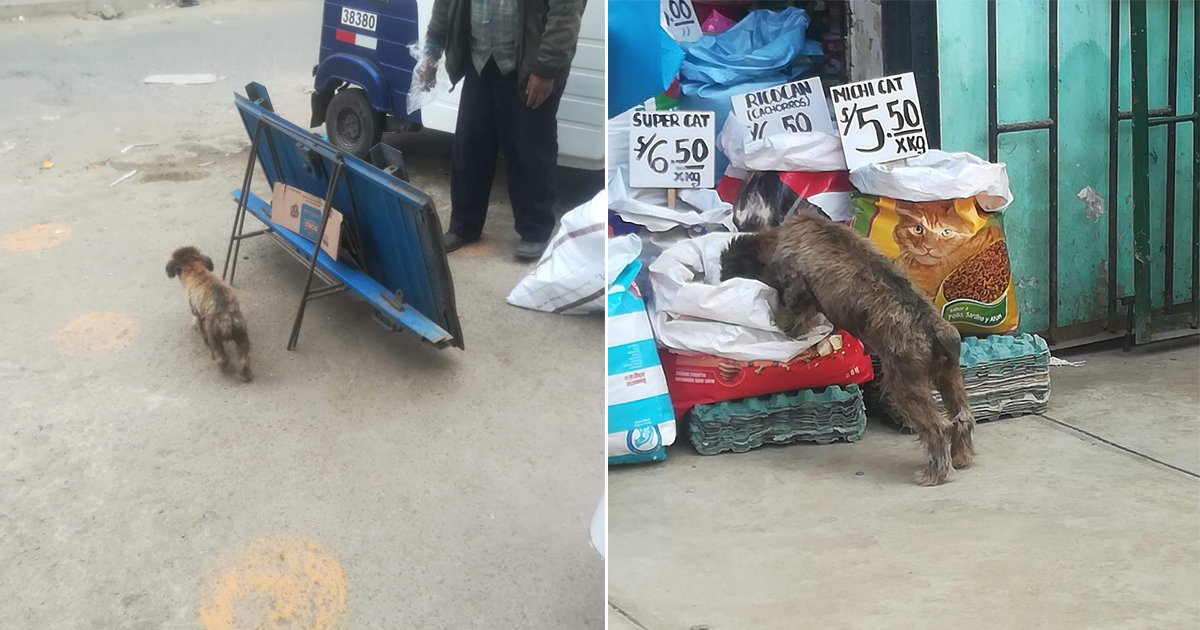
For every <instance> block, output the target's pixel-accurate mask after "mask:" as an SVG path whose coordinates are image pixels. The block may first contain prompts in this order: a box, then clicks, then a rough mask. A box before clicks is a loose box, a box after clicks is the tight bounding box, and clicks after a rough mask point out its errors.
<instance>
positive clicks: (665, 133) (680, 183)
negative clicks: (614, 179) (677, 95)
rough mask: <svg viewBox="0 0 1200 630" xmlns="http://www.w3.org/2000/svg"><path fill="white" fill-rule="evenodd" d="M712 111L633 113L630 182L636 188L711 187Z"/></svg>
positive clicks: (712, 155) (712, 170)
mask: <svg viewBox="0 0 1200 630" xmlns="http://www.w3.org/2000/svg"><path fill="white" fill-rule="evenodd" d="M716 127H717V122H716V116H715V115H714V114H713V113H712V112H695V111H682V110H674V111H662V112H634V113H633V120H632V121H631V122H630V127H629V184H630V185H631V186H633V187H634V188H712V187H713V173H714V171H715V170H716V169H715V167H714V165H713V161H714V149H713V146H714V145H715V143H714V142H713V138H714V137H715V130H716Z"/></svg>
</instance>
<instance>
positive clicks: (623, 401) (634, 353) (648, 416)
mask: <svg viewBox="0 0 1200 630" xmlns="http://www.w3.org/2000/svg"><path fill="white" fill-rule="evenodd" d="M641 268H642V264H641V263H640V262H638V261H634V262H632V263H630V264H629V265H628V266H626V267H625V269H624V270H623V271H622V272H621V273H620V274H619V275H618V276H617V277H616V279H615V280H614V281H613V283H612V284H611V285H609V287H608V321H607V328H608V463H610V464H632V463H636V462H649V461H660V460H663V459H666V457H667V452H666V449H665V448H663V447H665V446H670V445H671V444H674V443H675V414H674V412H673V411H672V410H671V396H670V395H669V394H668V393H667V377H666V375H665V374H664V373H663V368H662V364H661V363H660V362H659V359H658V349H657V348H656V347H655V345H654V333H653V331H652V330H651V329H650V318H649V316H647V315H646V305H645V303H644V302H642V296H641V294H640V293H639V292H638V288H637V284H635V283H634V281H633V279H634V278H635V277H636V276H637V274H638V272H639V271H640V270H641Z"/></svg>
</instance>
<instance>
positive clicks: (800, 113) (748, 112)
mask: <svg viewBox="0 0 1200 630" xmlns="http://www.w3.org/2000/svg"><path fill="white" fill-rule="evenodd" d="M732 100H733V113H734V114H735V115H736V116H737V117H738V119H739V120H744V121H746V126H747V128H749V129H750V139H751V140H762V139H763V138H766V137H768V136H772V135H774V134H777V133H808V132H810V131H819V132H821V133H827V134H829V135H831V136H835V135H837V131H835V130H834V128H833V121H832V120H830V119H829V105H827V104H826V103H825V92H824V90H822V89H821V79H820V78H818V77H813V78H811V79H805V80H804V81H794V82H792V83H785V84H783V85H776V86H775V87H769V88H766V89H763V90H755V91H753V92H746V93H745V94H737V95H735V96H733V97H732Z"/></svg>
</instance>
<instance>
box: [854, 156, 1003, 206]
mask: <svg viewBox="0 0 1200 630" xmlns="http://www.w3.org/2000/svg"><path fill="white" fill-rule="evenodd" d="M850 182H851V183H852V184H854V187H855V188H857V189H858V190H859V191H860V192H863V193H865V194H868V195H879V196H881V197H891V198H892V199H900V200H903V201H943V200H947V199H970V198H972V197H974V198H975V200H976V201H978V202H979V207H980V208H983V210H985V211H987V212H1003V211H1004V210H1005V209H1006V208H1008V205H1009V204H1011V203H1012V200H1013V197H1012V192H1011V191H1010V190H1009V186H1008V170H1007V169H1006V168H1005V166H1004V163H1003V162H1001V163H999V164H992V163H991V162H987V161H984V160H982V159H980V158H978V157H975V156H974V155H971V154H970V153H966V152H961V153H947V152H946V151H936V150H935V151H929V152H928V153H925V154H923V155H919V156H917V157H912V158H908V159H906V160H897V161H895V162H884V163H882V164H870V165H867V166H863V167H861V168H857V169H855V170H853V171H850Z"/></svg>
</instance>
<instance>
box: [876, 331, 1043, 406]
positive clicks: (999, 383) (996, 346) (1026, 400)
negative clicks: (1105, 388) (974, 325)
mask: <svg viewBox="0 0 1200 630" xmlns="http://www.w3.org/2000/svg"><path fill="white" fill-rule="evenodd" d="M871 365H872V366H873V367H874V368H875V380H873V381H871V383H869V384H868V385H867V387H866V399H867V406H868V407H870V408H871V409H872V410H876V409H878V410H880V411H882V412H883V413H884V415H886V416H887V417H888V418H889V419H890V420H892V421H893V422H895V423H896V424H899V425H901V426H902V427H905V428H908V422H907V421H905V420H904V419H903V418H901V417H899V414H897V413H896V411H895V410H894V409H893V408H892V407H891V405H889V404H888V403H887V401H886V400H881V398H880V392H879V389H878V383H879V378H880V375H881V374H882V373H883V372H882V370H881V366H880V365H879V362H878V359H876V358H875V357H871ZM959 365H961V366H962V374H963V384H964V385H965V386H966V390H967V399H968V400H969V401H970V404H971V412H972V414H973V415H974V416H975V421H976V422H989V421H992V420H999V419H1001V418H1008V417H1014V416H1024V415H1028V414H1033V413H1042V412H1043V411H1045V410H1046V407H1047V404H1048V403H1049V401H1050V348H1049V347H1047V346H1046V341H1045V340H1044V339H1042V338H1041V337H1039V336H1037V335H1029V334H1024V335H1015V336H1008V335H992V336H990V337H986V338H978V337H967V338H964V339H963V343H962V355H961V358H960V361H959ZM933 397H934V398H936V399H937V402H938V408H939V409H941V411H942V412H943V413H945V411H946V407H945V405H944V404H943V403H942V396H941V394H939V393H938V392H937V391H936V390H935V391H934V392H933Z"/></svg>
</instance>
